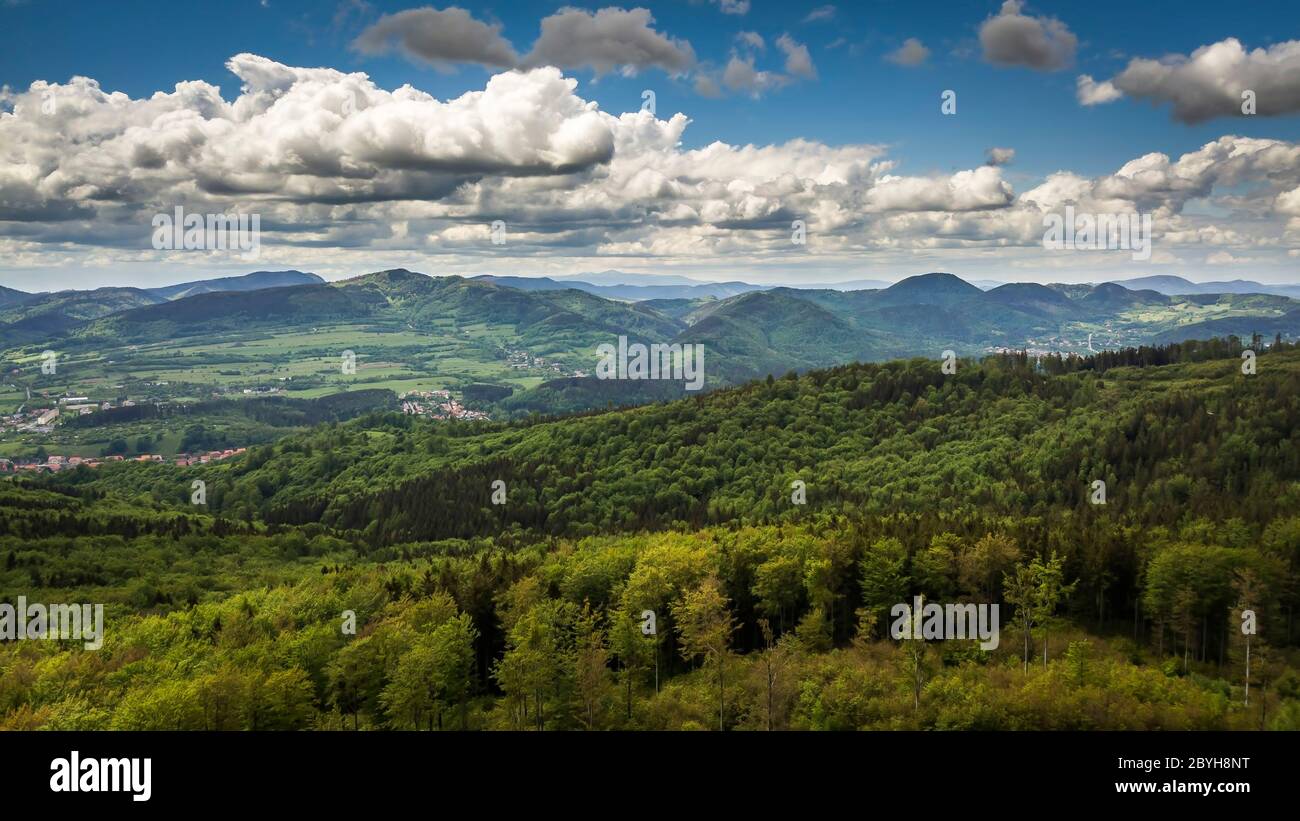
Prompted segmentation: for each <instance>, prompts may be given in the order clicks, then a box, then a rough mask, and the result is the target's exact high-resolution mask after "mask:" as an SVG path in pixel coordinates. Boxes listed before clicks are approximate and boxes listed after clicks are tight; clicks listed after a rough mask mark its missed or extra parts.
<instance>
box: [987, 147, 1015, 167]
mask: <svg viewBox="0 0 1300 821" xmlns="http://www.w3.org/2000/svg"><path fill="white" fill-rule="evenodd" d="M1015 158H1016V150H1015V149H1014V148H996V147H995V148H990V149H989V150H988V162H987V164H988V165H1007V164H1009V163H1010V162H1011V161H1012V160H1014V159H1015Z"/></svg>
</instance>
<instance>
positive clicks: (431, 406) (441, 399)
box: [401, 390, 491, 420]
mask: <svg viewBox="0 0 1300 821" xmlns="http://www.w3.org/2000/svg"><path fill="white" fill-rule="evenodd" d="M401 400H402V413H405V414H410V415H411V416H425V417H428V418H429V419H466V420H472V419H491V417H490V416H488V415H487V414H486V413H484V412H483V411H476V410H470V409H469V408H467V407H465V406H464V405H462V404H461V403H460V402H457V401H456V400H455V399H453V398H452V396H451V391H445V390H440V391H407V392H406V393H404V394H402V396H401Z"/></svg>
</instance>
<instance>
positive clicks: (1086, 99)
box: [1074, 74, 1124, 105]
mask: <svg viewBox="0 0 1300 821" xmlns="http://www.w3.org/2000/svg"><path fill="white" fill-rule="evenodd" d="M1074 86H1075V89H1074V94H1075V97H1077V98H1078V100H1079V104H1080V105H1101V104H1103V103H1109V102H1113V101H1115V100H1118V99H1119V98H1120V97H1123V96H1124V92H1122V91H1120V90H1119V89H1118V88H1115V86H1114V84H1112V83H1111V81H1110V80H1106V81H1105V82H1101V83H1099V82H1097V81H1096V80H1094V79H1092V75H1091V74H1080V75H1079V77H1078V78H1077V79H1076V80H1075V81H1074Z"/></svg>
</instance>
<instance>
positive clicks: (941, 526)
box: [0, 340, 1300, 729]
mask: <svg viewBox="0 0 1300 821" xmlns="http://www.w3.org/2000/svg"><path fill="white" fill-rule="evenodd" d="M1252 347H1253V349H1252V350H1251V351H1250V352H1249V353H1248V354H1247V358H1251V359H1252V360H1253V362H1254V371H1255V372H1254V373H1247V372H1245V370H1246V369H1245V368H1243V362H1244V361H1245V360H1244V359H1243V358H1242V352H1243V351H1242V347H1241V345H1240V343H1238V342H1237V341H1235V340H1228V341H1218V342H1210V343H1195V342H1189V343H1181V344H1178V345H1171V346H1167V347H1161V348H1145V349H1140V350H1136V349H1134V350H1127V351H1121V352H1113V353H1107V354H1103V355H1098V356H1096V357H1090V358H1086V359H1082V358H1077V357H1071V358H1066V359H1058V358H1048V359H1044V360H1033V359H1031V358H1029V357H1026V356H1023V355H1005V356H996V357H990V358H987V359H985V360H983V361H981V362H974V361H969V360H962V361H960V362H959V363H958V364H957V368H956V373H951V374H949V373H944V372H943V370H942V368H941V367H940V363H939V362H937V361H933V360H911V361H899V362H890V363H884V364H872V365H864V364H859V365H848V366H843V367H838V368H833V369H828V370H821V371H812V372H808V373H805V374H802V375H795V374H791V375H789V376H787V377H785V378H769V379H768V380H766V381H760V382H754V383H750V384H747V385H744V386H741V387H737V388H733V389H728V390H723V391H718V392H714V393H711V394H708V395H705V396H701V397H695V398H688V399H683V400H678V401H673V402H665V403H659V404H654V405H648V406H645V407H640V408H634V409H622V410H613V411H607V412H596V413H588V414H584V415H579V416H569V417H559V418H535V419H531V420H528V421H521V422H513V423H509V424H506V423H488V422H471V423H436V422H430V421H427V420H421V419H415V418H411V417H404V416H400V415H397V414H391V413H373V414H368V415H365V416H362V417H359V418H356V419H352V420H350V421H345V422H327V423H324V424H321V425H319V426H317V427H315V428H313V429H311V430H309V431H307V432H305V433H301V434H294V435H291V436H289V437H286V438H284V439H282V440H280V441H278V442H276V443H274V444H269V445H264V446H259V447H256V448H253V449H251V450H250V451H249V453H248V454H246V455H245V456H244V457H243V458H240V459H236V460H232V461H229V462H226V463H214V464H210V465H207V466H202V467H195V468H188V469H184V468H177V467H173V466H168V465H155V464H143V463H141V464H123V465H120V466H112V467H107V466H106V467H104V468H100V469H99V470H98V471H89V470H85V469H82V470H78V471H74V472H69V473H65V474H60V475H58V476H52V477H39V478H23V479H14V480H11V481H9V482H7V483H4V484H0V590H3V591H4V595H3V597H0V598H4V599H6V600H11V599H12V598H13V597H14V596H16V595H17V594H19V593H21V594H23V595H25V596H26V597H27V598H28V599H29V600H33V601H50V602H62V601H91V602H103V603H105V604H106V605H107V607H106V609H107V612H108V629H107V635H106V639H105V642H104V647H103V649H101V650H99V651H96V652H87V651H84V650H83V649H81V648H80V646H79V645H77V644H76V643H75V642H8V643H4V644H0V672H2V673H3V675H2V676H0V726H4V727H11V728H27V727H45V728H108V727H113V728H131V729H142V728H158V729H174V728H209V729H214V728H221V729H226V728H230V729H235V728H248V729H267V728H283V729H290V728H294V729H297V728H330V727H338V728H344V727H346V728H352V727H357V728H377V729H378V728H394V729H455V728H462V727H465V728H513V729H530V728H531V729H555V728H583V727H586V728H678V729H680V728H705V729H707V728H715V729H716V728H719V727H721V728H724V729H731V728H752V729H764V728H826V729H848V728H908V727H917V728H987V729H994V728H1001V729H1007V728H1016V729H1020V728H1091V727H1107V728H1168V729H1174V728H1240V729H1248V728H1251V729H1254V728H1300V675H1298V674H1297V670H1300V664H1298V663H1297V648H1296V633H1297V631H1296V630H1295V626H1294V610H1295V607H1296V604H1297V599H1298V598H1300V583H1298V582H1300V515H1298V514H1297V513H1296V511H1297V502H1300V434H1298V433H1297V431H1300V424H1298V423H1300V351H1297V350H1295V349H1293V348H1292V347H1291V346H1288V345H1286V344H1274V345H1273V346H1271V347H1268V348H1266V347H1265V346H1263V345H1262V344H1259V343H1258V341H1256V342H1255V343H1254V345H1253V346H1252ZM195 482H201V483H203V486H204V487H205V490H206V493H205V499H204V501H205V504H202V505H196V504H193V503H192V500H193V488H194V487H195ZM1098 483H1101V484H1098ZM1099 492H1100V494H1101V495H1100V496H1099ZM1103 500H1104V503H1102V501H1103ZM914 596H923V597H924V599H925V600H929V601H935V602H975V603H981V604H996V605H998V606H999V608H1000V613H1001V642H1000V644H999V645H998V647H997V648H996V649H991V650H982V649H980V647H979V643H978V642H974V641H924V640H920V639H911V638H908V639H902V640H900V639H898V638H897V637H896V636H894V635H892V634H891V621H892V618H891V609H892V607H893V606H894V605H896V604H897V603H899V602H910V601H912V600H913V597H914ZM1246 611H1249V612H1250V613H1253V614H1255V615H1256V617H1257V618H1258V623H1259V631H1258V634H1256V635H1251V636H1249V637H1247V636H1246V635H1245V634H1243V633H1242V632H1241V630H1240V625H1241V624H1242V622H1243V613H1244V612H1246ZM647 612H649V613H651V614H653V615H652V616H650V617H648V618H647V616H646V613H647ZM651 621H652V622H653V624H654V626H655V629H654V632H653V634H649V633H647V632H646V630H647V625H648V624H649V623H650V622H651ZM352 627H354V628H355V629H351V628H352ZM1247 641H1249V643H1250V654H1251V656H1250V657H1251V663H1250V672H1249V678H1248V677H1247V675H1248V674H1247V671H1246V666H1245V661H1246V642H1247ZM1247 681H1249V682H1250V689H1249V692H1247V689H1246V683H1247Z"/></svg>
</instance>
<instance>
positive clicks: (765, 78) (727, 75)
mask: <svg viewBox="0 0 1300 821" xmlns="http://www.w3.org/2000/svg"><path fill="white" fill-rule="evenodd" d="M789 82H790V79H789V78H788V77H786V76H784V75H782V74H778V73H775V72H771V71H759V70H758V69H756V68H754V58H753V57H752V56H750V57H744V58H742V57H739V56H737V55H735V54H733V55H732V56H731V59H730V60H728V61H727V67H726V68H725V69H723V71H722V84H723V85H725V86H726V87H727V88H729V89H730V90H732V91H738V92H741V93H744V94H749V95H751V96H753V97H758V96H761V95H762V94H763V92H765V91H771V90H772V89H776V88H781V87H783V86H785V85H788V84H789Z"/></svg>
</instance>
